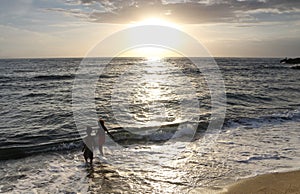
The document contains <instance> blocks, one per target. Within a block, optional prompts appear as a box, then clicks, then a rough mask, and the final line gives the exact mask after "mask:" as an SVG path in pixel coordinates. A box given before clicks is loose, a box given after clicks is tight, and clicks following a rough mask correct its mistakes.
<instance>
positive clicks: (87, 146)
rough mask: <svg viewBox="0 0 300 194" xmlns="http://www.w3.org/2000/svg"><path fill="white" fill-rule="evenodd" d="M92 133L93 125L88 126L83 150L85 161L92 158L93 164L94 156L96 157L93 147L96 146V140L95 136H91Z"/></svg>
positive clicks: (91, 162)
mask: <svg viewBox="0 0 300 194" xmlns="http://www.w3.org/2000/svg"><path fill="white" fill-rule="evenodd" d="M91 133H92V128H91V127H89V126H88V127H86V134H87V136H86V137H85V138H84V139H83V142H84V147H83V149H82V151H83V156H84V159H85V162H86V163H87V162H88V161H87V160H88V159H90V165H92V164H93V158H94V155H93V151H92V150H93V147H94V143H93V142H94V141H93V137H92V136H91Z"/></svg>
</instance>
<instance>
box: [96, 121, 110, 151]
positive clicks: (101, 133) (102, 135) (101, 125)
mask: <svg viewBox="0 0 300 194" xmlns="http://www.w3.org/2000/svg"><path fill="white" fill-rule="evenodd" d="M98 125H99V128H98V131H97V133H96V136H97V137H98V146H99V147H98V148H99V152H100V154H101V156H104V153H103V145H104V143H105V132H104V130H105V131H107V129H106V127H105V126H104V121H103V120H101V119H99V121H98Z"/></svg>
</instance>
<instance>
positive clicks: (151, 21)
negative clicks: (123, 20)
mask: <svg viewBox="0 0 300 194" xmlns="http://www.w3.org/2000/svg"><path fill="white" fill-rule="evenodd" d="M146 25H158V26H167V27H171V28H177V29H179V28H180V27H179V25H177V24H175V23H173V22H170V21H167V20H164V19H161V18H157V17H149V18H146V19H144V20H141V21H139V22H133V23H130V24H129V26H131V27H135V26H146ZM151 33H152V34H149V36H151V35H153V34H155V33H153V32H151ZM137 36H139V35H137ZM142 36H143V37H144V36H147V35H145V34H143V35H142ZM157 36H159V34H157ZM134 37H136V36H134ZM173 41H174V42H178V39H174V40H173ZM121 56H125V57H128V56H129V57H144V58H146V59H147V60H148V61H156V60H159V59H162V58H164V57H176V56H179V55H178V53H175V52H174V51H171V50H168V49H165V48H160V47H155V46H154V47H152V46H145V47H140V48H135V49H132V50H129V51H127V52H125V53H122V54H121Z"/></svg>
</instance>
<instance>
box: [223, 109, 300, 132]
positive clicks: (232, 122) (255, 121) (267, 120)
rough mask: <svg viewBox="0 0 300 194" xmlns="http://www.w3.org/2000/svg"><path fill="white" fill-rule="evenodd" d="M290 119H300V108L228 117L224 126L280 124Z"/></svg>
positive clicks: (256, 126)
mask: <svg viewBox="0 0 300 194" xmlns="http://www.w3.org/2000/svg"><path fill="white" fill-rule="evenodd" d="M288 121H300V109H297V110H290V111H287V112H285V113H276V114H271V115H265V116H259V117H255V118H245V117H240V118H235V119H226V122H225V124H224V127H225V128H230V127H234V126H236V125H243V126H247V127H253V128H254V127H255V128H258V127H261V126H264V125H267V124H280V123H283V122H288Z"/></svg>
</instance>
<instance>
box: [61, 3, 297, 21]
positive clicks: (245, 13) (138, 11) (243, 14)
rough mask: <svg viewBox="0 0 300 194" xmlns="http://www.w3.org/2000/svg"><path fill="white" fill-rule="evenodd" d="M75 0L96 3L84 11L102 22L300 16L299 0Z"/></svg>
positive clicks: (258, 18) (245, 19)
mask: <svg viewBox="0 0 300 194" xmlns="http://www.w3.org/2000/svg"><path fill="white" fill-rule="evenodd" d="M72 2H73V3H78V4H82V5H85V6H93V11H92V12H90V13H88V14H87V13H85V14H87V15H88V18H89V19H90V20H91V21H94V22H99V23H120V24H122V23H129V22H135V21H139V20H141V19H145V17H159V18H163V19H166V20H170V21H174V22H179V23H186V24H198V23H258V22H265V21H269V19H266V20H265V19H264V17H266V18H268V16H274V15H280V16H283V15H284V16H285V17H282V20H284V21H286V20H288V21H290V20H299V18H300V16H299V15H300V9H299V7H300V1H298V0H286V1H281V0H73V1H72V0H68V3H72ZM96 5H98V7H99V9H97V8H95V7H96ZM64 11H65V12H70V10H67V9H65V10H64ZM261 13H263V14H264V17H263V15H261ZM77 14H78V13H77ZM276 19H278V20H280V19H281V18H278V17H277V18H276Z"/></svg>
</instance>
